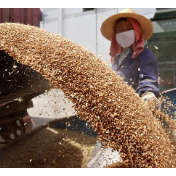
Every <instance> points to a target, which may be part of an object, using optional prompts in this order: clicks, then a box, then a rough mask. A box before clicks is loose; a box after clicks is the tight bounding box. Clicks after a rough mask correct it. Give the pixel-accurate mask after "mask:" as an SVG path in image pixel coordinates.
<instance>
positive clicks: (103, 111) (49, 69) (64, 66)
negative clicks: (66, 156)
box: [0, 23, 176, 168]
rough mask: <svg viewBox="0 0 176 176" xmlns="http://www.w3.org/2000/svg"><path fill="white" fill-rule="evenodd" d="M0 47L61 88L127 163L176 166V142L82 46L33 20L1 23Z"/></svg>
mask: <svg viewBox="0 0 176 176" xmlns="http://www.w3.org/2000/svg"><path fill="white" fill-rule="evenodd" d="M0 50H4V51H5V52H6V53H8V54H9V55H10V56H12V57H13V58H14V59H16V60H17V61H19V62H20V63H23V64H27V65H29V66H31V67H32V68H33V69H34V70H36V71H38V72H40V73H41V74H42V75H43V76H44V77H46V78H47V79H48V80H49V81H50V83H51V85H52V86H54V87H56V88H61V89H62V91H63V92H64V93H65V95H66V97H68V98H69V99H70V100H71V101H72V102H73V103H74V108H75V110H76V112H77V114H78V116H79V117H82V118H83V119H84V120H86V119H87V120H88V122H90V123H91V125H92V127H93V128H94V129H95V131H97V132H98V135H99V138H100V140H101V142H102V145H103V146H104V147H108V146H110V147H112V148H113V149H114V150H118V151H119V152H120V153H121V158H122V160H123V163H124V164H125V165H126V167H154V168H158V167H159V168H163V167H176V162H175V154H174V147H173V146H172V144H171V141H170V140H169V138H168V134H166V133H165V130H164V128H162V127H161V125H160V122H159V120H158V119H156V118H155V117H154V116H153V113H152V111H150V110H149V109H148V108H147V107H146V106H144V104H143V102H142V100H141V99H140V97H139V96H138V95H137V94H135V92H134V90H133V89H132V88H131V87H130V86H128V85H127V84H126V83H125V82H124V81H123V80H122V78H120V77H119V76H118V75H117V74H116V73H115V72H113V71H112V70H111V69H110V68H109V67H108V66H107V65H106V64H104V63H102V61H101V60H100V59H99V58H97V57H96V56H95V55H93V54H92V53H90V52H89V51H87V50H86V49H84V48H83V47H81V46H78V45H77V44H75V43H73V42H71V41H69V40H67V39H64V38H62V37H61V36H59V35H55V34H52V33H50V32H48V31H46V30H44V29H39V28H36V27H32V26H29V25H22V24H13V23H5V24H0Z"/></svg>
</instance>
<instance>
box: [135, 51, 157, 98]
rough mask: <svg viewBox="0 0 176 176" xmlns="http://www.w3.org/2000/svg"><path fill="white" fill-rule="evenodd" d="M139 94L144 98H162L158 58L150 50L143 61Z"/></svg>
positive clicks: (140, 71) (140, 70)
mask: <svg viewBox="0 0 176 176" xmlns="http://www.w3.org/2000/svg"><path fill="white" fill-rule="evenodd" d="M137 93H138V94H139V95H140V96H141V97H144V98H152V97H154V96H155V97H159V96H160V95H159V86H158V65H157V58H156V56H155V55H154V54H153V53H152V52H151V51H150V50H148V52H147V53H145V57H143V58H142V59H141V63H140V69H139V83H138V88H137Z"/></svg>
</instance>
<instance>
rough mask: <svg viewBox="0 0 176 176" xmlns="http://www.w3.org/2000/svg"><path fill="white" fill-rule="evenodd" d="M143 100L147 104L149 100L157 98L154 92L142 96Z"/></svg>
mask: <svg viewBox="0 0 176 176" xmlns="http://www.w3.org/2000/svg"><path fill="white" fill-rule="evenodd" d="M141 99H142V100H143V101H144V102H146V101H147V100H153V99H156V96H155V94H154V93H153V92H145V93H144V94H142V95H141Z"/></svg>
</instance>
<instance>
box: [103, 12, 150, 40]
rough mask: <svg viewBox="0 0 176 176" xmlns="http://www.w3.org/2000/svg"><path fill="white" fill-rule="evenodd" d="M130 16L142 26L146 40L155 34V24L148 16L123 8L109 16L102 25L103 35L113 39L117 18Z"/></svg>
mask: <svg viewBox="0 0 176 176" xmlns="http://www.w3.org/2000/svg"><path fill="white" fill-rule="evenodd" d="M125 17H130V18H133V19H135V20H137V21H138V23H139V24H140V27H141V33H142V36H143V37H144V41H146V40H148V39H149V38H150V37H151V36H152V34H153V25H152V23H151V22H150V20H149V19H147V18H146V17H144V16H142V15H139V14H137V13H136V12H135V11H133V10H132V9H123V10H122V11H121V12H120V13H118V14H115V15H112V16H110V17H109V18H107V19H106V20H105V21H104V22H103V23H102V26H101V33H102V35H103V36H104V37H105V38H106V39H108V40H110V41H111V39H112V36H113V33H114V25H115V22H116V21H117V19H119V18H125Z"/></svg>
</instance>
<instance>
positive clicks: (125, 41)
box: [116, 30, 135, 48]
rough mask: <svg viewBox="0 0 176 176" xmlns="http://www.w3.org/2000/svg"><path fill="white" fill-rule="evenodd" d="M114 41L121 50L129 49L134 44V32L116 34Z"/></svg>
mask: <svg viewBox="0 0 176 176" xmlns="http://www.w3.org/2000/svg"><path fill="white" fill-rule="evenodd" d="M116 40H117V43H118V44H119V45H120V46H121V47H123V48H128V47H130V46H131V45H132V44H133V43H134V42H135V34H134V30H130V31H125V32H121V33H118V34H116Z"/></svg>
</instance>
